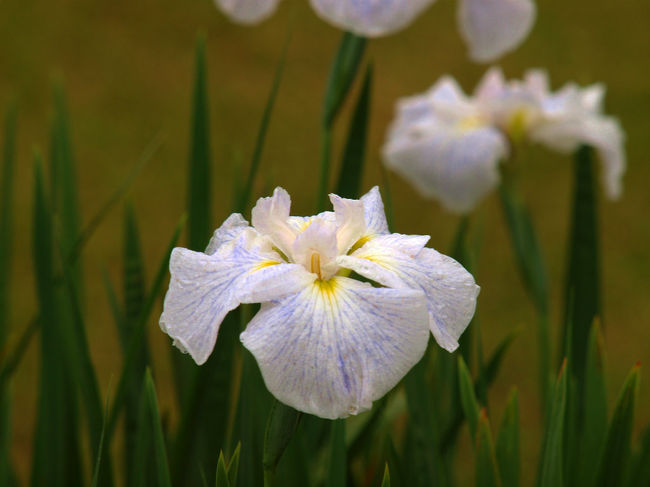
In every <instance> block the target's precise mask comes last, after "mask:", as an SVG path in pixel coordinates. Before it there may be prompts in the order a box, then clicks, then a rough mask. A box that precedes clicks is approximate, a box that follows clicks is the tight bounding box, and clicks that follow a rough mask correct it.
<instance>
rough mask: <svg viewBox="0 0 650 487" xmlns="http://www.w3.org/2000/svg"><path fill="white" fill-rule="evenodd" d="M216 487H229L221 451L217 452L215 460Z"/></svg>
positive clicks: (226, 469)
mask: <svg viewBox="0 0 650 487" xmlns="http://www.w3.org/2000/svg"><path fill="white" fill-rule="evenodd" d="M216 487H230V479H229V478H228V468H227V467H226V460H225V459H224V458H223V451H221V452H219V460H218V461H217V481H216Z"/></svg>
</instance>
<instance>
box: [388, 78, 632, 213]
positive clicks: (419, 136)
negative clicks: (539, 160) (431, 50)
mask: <svg viewBox="0 0 650 487" xmlns="http://www.w3.org/2000/svg"><path fill="white" fill-rule="evenodd" d="M603 96H604V88H603V87H602V85H600V84H596V85H593V86H589V87H587V88H580V87H578V86H577V85H575V84H573V83H569V84H567V85H565V86H564V87H563V88H561V89H560V90H558V91H556V92H552V91H551V90H550V88H549V83H548V77H547V75H546V73H545V72H544V71H541V70H530V71H528V72H527V73H526V74H525V76H524V79H523V80H510V81H506V79H505V78H504V76H503V73H502V72H501V70H500V69H498V68H492V69H490V70H489V71H488V72H487V73H486V74H485V76H484V77H483V79H482V80H481V82H480V83H479V84H478V86H477V88H476V90H475V92H474V94H473V96H471V97H469V96H466V95H465V94H464V93H463V91H462V90H461V88H460V87H459V86H458V84H457V83H456V82H455V80H453V79H452V78H450V77H448V76H445V77H443V78H442V79H441V80H440V81H438V82H437V83H436V84H435V85H434V86H433V87H432V88H431V89H430V90H429V91H428V92H427V93H425V94H423V95H418V96H414V97H411V98H405V99H403V100H400V101H399V102H398V103H397V116H396V119H395V121H394V122H393V123H392V124H391V126H390V127H389V130H388V135H387V140H386V143H385V145H384V148H383V156H384V161H385V163H386V165H387V166H388V167H389V168H391V169H393V170H394V171H395V172H397V173H398V174H400V175H401V176H402V177H404V178H405V179H406V180H408V181H409V182H410V183H411V184H413V186H415V187H416V188H417V189H418V190H419V191H420V193H422V195H423V196H425V197H431V198H435V199H438V200H440V202H441V203H442V204H443V206H445V207H446V208H448V209H450V210H452V211H455V212H459V213H465V212H468V211H471V210H472V209H473V208H474V207H475V206H476V204H477V203H478V202H479V201H480V200H481V199H482V198H483V197H484V196H485V195H486V194H487V193H489V192H490V190H491V189H493V188H494V187H496V186H497V185H498V183H499V172H498V167H497V166H498V164H499V161H502V160H504V159H507V158H508V154H509V152H510V148H509V147H510V145H511V144H512V143H513V142H519V141H521V140H530V141H532V142H538V143H541V144H543V145H545V146H547V147H549V148H551V149H554V150H558V151H561V152H565V153H569V152H573V151H575V150H576V149H577V148H578V147H579V146H580V145H582V144H587V145H591V146H593V147H594V148H595V149H596V151H597V153H598V155H599V158H600V161H601V165H602V168H603V177H602V181H603V185H604V188H605V192H606V194H607V196H608V197H610V198H612V199H614V198H617V197H619V196H620V194H621V191H622V190H621V186H622V184H621V179H622V176H623V173H624V172H625V165H626V163H625V151H624V147H623V145H624V138H625V137H624V133H623V130H622V128H621V126H620V124H619V122H618V120H616V119H615V118H613V117H610V116H606V115H604V114H603V113H602V101H603Z"/></svg>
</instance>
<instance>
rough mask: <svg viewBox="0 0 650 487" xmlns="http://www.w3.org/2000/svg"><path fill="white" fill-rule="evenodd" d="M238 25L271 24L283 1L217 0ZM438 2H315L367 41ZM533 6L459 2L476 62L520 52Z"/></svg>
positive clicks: (526, 1) (526, 0)
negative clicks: (265, 21) (271, 18)
mask: <svg viewBox="0 0 650 487" xmlns="http://www.w3.org/2000/svg"><path fill="white" fill-rule="evenodd" d="M215 2H216V4H217V6H218V7H219V8H220V9H221V10H222V11H223V12H224V13H226V14H227V15H228V16H229V17H230V18H231V19H232V20H233V21H235V22H238V23H241V24H254V23H257V22H261V21H262V20H265V19H266V18H268V17H269V16H270V15H271V14H272V13H273V12H274V11H275V9H276V8H277V6H278V4H279V3H280V0H215ZM434 2H435V0H310V3H311V6H312V7H313V9H314V11H315V12H316V13H317V14H318V16H319V17H321V18H322V19H324V20H325V21H327V22H329V23H331V24H333V25H335V26H337V27H339V28H341V29H344V30H348V31H350V32H352V33H354V34H357V35H359V36H364V37H381V36H385V35H389V34H393V33H395V32H397V31H400V30H402V29H404V28H406V27H407V26H408V25H410V24H411V23H412V22H413V21H414V20H415V18H416V17H417V16H418V15H420V14H421V13H422V12H423V11H424V10H426V9H427V8H428V7H429V6H430V5H432V4H433V3H434ZM535 17H536V8H535V4H534V3H533V0H458V16H457V18H458V28H459V30H460V33H461V36H462V37H463V39H464V40H465V42H466V43H467V45H468V47H469V55H470V57H471V58H472V59H473V60H474V61H478V62H489V61H492V60H494V59H496V58H498V57H500V56H502V55H503V54H505V53H507V52H509V51H512V50H513V49H515V48H516V47H517V46H518V45H519V44H521V42H523V40H524V39H525V38H526V37H527V36H528V34H529V33H530V30H531V29H532V26H533V24H534V22H535Z"/></svg>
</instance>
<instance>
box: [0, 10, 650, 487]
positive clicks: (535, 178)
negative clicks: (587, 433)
mask: <svg viewBox="0 0 650 487" xmlns="http://www.w3.org/2000/svg"><path fill="white" fill-rule="evenodd" d="M455 8H456V2H455V1H453V0H439V2H438V3H437V4H436V5H434V6H433V7H432V8H431V9H429V10H428V11H427V12H426V14H425V15H423V16H422V17H420V18H419V19H418V21H417V22H416V23H415V24H414V25H413V26H411V27H410V28H409V29H407V30H405V31H404V32H402V33H399V34H397V35H394V36H392V37H388V38H384V39H379V40H373V41H372V42H370V44H369V51H368V53H367V55H368V56H369V57H370V58H371V59H372V60H373V62H374V65H375V74H376V76H375V86H374V92H373V101H372V122H371V129H372V132H371V137H370V148H371V150H370V154H369V158H368V161H367V169H366V173H365V178H364V189H368V188H369V187H371V186H372V185H375V184H380V182H381V176H380V172H379V164H380V159H379V150H380V147H381V144H382V141H383V137H384V133H385V131H386V127H387V124H388V123H389V122H390V120H391V118H392V116H393V109H394V102H395V100H396V99H397V98H399V97H402V96H405V95H410V94H414V93H417V92H421V91H423V90H425V89H426V88H428V87H429V86H430V85H431V84H432V83H433V82H434V81H435V80H436V79H437V78H438V77H439V76H440V75H442V74H445V73H450V74H452V75H454V76H455V77H457V78H458V79H459V80H460V82H461V84H462V85H463V86H464V87H465V89H466V90H471V89H472V88H473V87H474V85H475V83H476V82H477V81H478V79H479V78H480V76H481V75H482V74H483V72H484V70H485V69H486V68H485V67H484V66H480V65H475V64H472V63H470V62H469V61H468V60H467V58H466V55H465V50H464V46H463V45H462V43H461V41H460V38H459V35H458V33H457V31H456V26H455ZM538 8H539V17H538V21H537V23H536V25H535V28H534V30H533V32H532V34H531V36H530V38H529V39H528V40H527V42H526V43H525V44H524V45H523V46H522V47H521V48H519V49H518V50H517V51H516V52H515V53H514V54H511V55H508V56H506V57H505V58H503V59H502V60H501V61H500V65H501V66H502V67H503V68H504V70H505V71H506V74H507V75H509V76H520V75H521V74H522V73H523V71H524V70H525V69H527V68H530V67H544V68H547V69H548V71H549V73H550V75H551V79H552V82H553V86H554V87H558V86H559V85H560V84H563V83H564V82H566V81H570V80H575V81H577V82H579V83H581V84H589V83H592V82H597V81H602V82H604V83H605V84H606V85H607V87H608V91H607V101H606V107H607V111H608V112H609V113H611V114H613V115H616V116H618V117H619V118H620V119H621V121H622V123H623V126H624V127H625V129H626V132H627V135H628V141H627V153H628V160H629V165H628V171H627V175H626V177H625V192H624V196H623V198H622V199H621V201H619V202H616V203H612V202H608V201H605V200H604V199H603V201H601V208H600V209H601V236H602V264H603V288H604V289H603V292H604V308H605V309H604V317H603V323H604V332H605V336H606V341H607V350H608V366H609V379H610V382H609V386H610V389H611V391H610V398H611V399H612V400H613V399H614V398H615V396H616V393H617V392H618V388H619V387H620V384H621V383H622V380H623V378H624V376H625V374H626V373H627V371H628V370H629V368H630V367H631V366H632V365H633V364H634V363H635V362H636V361H637V360H641V361H642V362H644V363H646V364H650V328H649V325H650V320H649V317H650V283H649V281H650V259H649V258H648V249H650V224H649V221H648V214H649V211H650V191H649V190H648V187H649V185H650V165H649V164H648V156H647V154H648V153H650V116H649V113H648V112H649V110H650V81H649V80H648V76H649V75H650V65H649V60H650V3H649V2H647V1H639V0H619V1H617V2H608V1H605V0H573V1H571V2H566V1H564V0H544V1H543V2H539V4H538ZM293 16H295V24H294V32H293V39H292V42H291V45H290V48H289V52H288V58H287V65H286V70H285V76H284V80H283V82H282V86H281V88H280V93H279V97H278V100H277V105H276V110H275V113H274V115H273V121H272V124H271V128H270V131H269V136H268V142H267V146H266V150H265V153H264V157H263V162H262V168H261V172H260V177H259V178H258V179H259V180H258V184H257V186H256V190H257V191H256V196H261V195H263V194H266V193H268V192H269V191H270V190H271V189H272V188H273V186H275V185H281V186H283V187H285V188H286V189H287V190H288V191H289V192H290V194H291V195H292V197H293V201H294V213H295V214H299V215H302V214H312V213H313V205H314V201H315V191H316V188H317V184H318V181H317V176H316V174H317V167H318V157H319V156H318V151H319V127H320V109H321V105H322V103H321V102H322V93H323V90H324V86H325V80H326V76H327V72H328V69H329V64H330V60H331V59H332V56H333V52H334V50H335V48H336V46H337V43H338V41H339V38H340V32H338V31H337V30H335V29H334V28H332V27H330V26H329V25H327V24H325V23H324V22H322V21H320V20H319V19H318V18H316V16H315V15H314V14H313V12H312V11H311V9H310V8H309V6H308V5H307V2H306V1H304V0H300V1H299V0H285V1H284V2H283V4H282V5H281V7H280V9H279V12H278V14H276V15H275V16H274V17H273V18H271V19H270V20H269V21H267V22H265V23H263V24H262V25H260V26H257V27H254V28H245V27H240V26H236V25H233V24H231V23H229V22H228V21H227V20H226V19H225V18H224V17H223V16H222V15H221V14H220V13H219V12H218V11H217V9H216V8H215V7H214V5H213V4H212V3H211V2H210V1H209V0H200V1H199V0H187V1H185V2H174V1H171V0H158V1H153V0H140V1H138V2H132V1H125V0H94V1H90V0H86V1H83V0H59V1H57V2H47V1H44V0H0V109H1V110H3V111H4V109H5V108H6V107H7V106H8V103H9V100H10V99H12V98H14V99H16V100H17V101H18V108H19V132H18V164H17V165H18V167H17V181H16V183H17V201H16V210H17V214H16V215H15V218H16V227H17V228H16V235H17V237H16V241H15V243H14V245H15V257H14V260H15V264H14V269H13V274H14V275H13V277H12V282H13V283H14V285H13V289H12V298H13V305H12V306H13V309H12V320H11V327H12V331H13V333H12V338H14V339H15V338H16V336H17V335H18V332H19V331H20V330H22V329H23V328H24V327H25V326H26V325H27V323H28V320H29V319H30V318H31V316H32V314H33V312H34V309H35V301H34V292H33V288H34V283H33V281H32V269H31V265H32V264H31V249H30V246H31V201H32V195H31V183H32V163H31V157H32V151H33V149H34V147H40V148H41V149H42V150H44V151H46V150H47V147H48V140H49V130H50V129H49V125H50V118H51V115H52V89H51V85H52V79H56V78H61V79H63V80H64V83H65V87H66V90H67V96H68V104H69V112H70V118H71V124H72V137H73V142H74V151H75V156H76V160H77V164H78V178H79V183H80V191H81V204H82V210H83V214H84V218H85V222H86V223H87V222H88V219H89V218H90V217H91V216H92V215H94V214H95V213H96V212H97V211H98V210H99V209H100V208H101V206H102V205H103V204H104V202H105V201H106V200H107V199H108V198H109V197H110V195H111V194H112V192H113V191H114V190H115V188H116V187H117V186H118V185H119V184H120V182H121V181H122V180H123V178H124V177H125V175H126V174H127V173H128V172H129V170H130V168H131V167H132V166H133V165H134V164H135V163H136V161H137V160H138V158H139V157H140V155H141V153H142V152H143V150H144V149H145V147H146V146H147V145H148V144H149V143H150V142H151V141H152V140H153V139H154V138H156V137H158V136H162V140H163V144H162V147H161V148H160V150H158V151H157V152H156V154H155V156H154V158H153V159H152V161H151V162H150V163H149V165H148V166H147V167H146V169H145V170H144V171H143V172H142V173H141V174H140V176H139V178H138V180H137V182H136V183H135V185H134V187H133V189H132V190H131V191H130V193H129V198H130V199H131V200H132V201H133V203H134V205H135V208H136V212H137V215H138V217H139V220H140V230H141V237H142V240H143V245H144V248H145V258H146V259H147V261H148V264H149V267H148V270H149V272H150V273H151V272H153V268H154V265H156V264H157V262H158V261H159V259H160V258H161V257H162V255H163V252H164V247H165V245H166V242H167V240H168V238H169V235H171V233H172V231H173V228H174V227H175V225H176V223H177V222H178V220H179V218H180V216H181V214H182V212H183V211H184V208H185V198H186V166H187V159H188V153H189V148H188V141H189V121H190V97H191V86H192V76H193V61H194V58H193V48H194V41H195V38H196V35H197V32H198V31H203V32H205V33H206V34H207V56H208V70H209V82H210V104H211V113H210V115H211V123H212V128H211V130H212V144H213V146H212V148H213V159H214V171H213V175H214V181H213V185H214V191H215V198H214V205H215V207H214V209H213V210H214V211H213V215H214V218H215V221H214V227H217V226H218V225H219V224H220V223H221V221H222V220H223V219H224V218H225V217H226V216H227V215H228V213H229V208H230V206H231V200H232V181H233V175H234V167H235V165H236V164H244V167H247V164H248V161H249V159H250V156H251V152H252V147H253V143H254V139H255V135H256V133H257V129H258V124H259V119H260V117H261V113H262V110H263V107H264V103H265V101H266V98H267V95H268V92H269V89H270V85H271V81H272V78H273V73H274V70H275V66H276V64H277V61H278V59H279V56H280V53H281V49H282V45H283V42H284V38H285V33H286V30H287V28H288V26H289V24H290V20H291V18H292V17H293ZM349 108H350V107H349V106H348V107H347V110H346V111H348V112H349ZM344 115H346V114H344ZM345 118H346V117H345V116H344V117H343V120H342V123H340V124H339V130H337V132H336V139H335V154H337V153H339V152H340V148H341V142H342V134H343V133H344V131H345V130H346V128H347V121H346V120H344V119H345ZM335 159H337V158H335ZM524 166H525V167H524V169H523V190H524V195H525V198H526V200H527V202H528V204H529V205H530V208H531V210H532V213H533V216H534V219H535V222H536V224H537V227H538V231H539V234H540V237H541V239H542V243H543V247H544V253H545V256H546V259H547V264H548V268H549V273H550V277H551V283H552V297H553V299H552V303H553V309H552V312H553V313H552V317H553V320H554V327H553V329H554V330H557V328H558V327H557V326H556V325H557V323H558V322H559V321H560V317H561V309H562V306H563V303H562V296H563V289H562V282H563V275H564V264H565V250H566V240H567V229H568V224H569V206H570V197H569V194H570V188H571V181H572V165H571V160H570V158H568V157H565V156H561V155H557V154H554V153H551V152H549V151H546V150H544V149H542V148H541V147H531V148H530V149H529V150H527V151H526V152H525V161H524ZM391 183H392V190H393V199H394V203H395V217H396V229H397V230H398V231H401V232H404V233H423V234H430V235H431V236H432V239H431V242H430V245H431V246H433V247H435V248H437V249H439V250H441V251H445V250H446V249H448V248H449V246H450V243H451V239H452V236H453V234H454V229H455V226H456V224H457V221H458V218H457V217H455V216H453V215H451V214H448V213H446V212H445V211H444V210H442V209H441V208H440V207H439V206H438V205H437V204H436V203H435V202H430V201H425V200H423V199H421V198H420V197H419V196H417V195H416V194H415V193H414V191H413V190H412V189H411V188H410V187H409V186H408V185H407V184H405V183H404V182H403V181H401V180H399V179H398V178H397V177H395V176H391ZM473 220H474V228H475V229H476V230H480V232H479V233H482V240H483V241H482V247H481V248H482V251H481V254H480V256H479V265H478V269H477V271H476V277H477V281H478V282H479V284H480V285H481V286H482V293H481V296H480V301H479V303H480V304H479V314H480V318H481V324H482V333H483V340H484V344H485V347H486V348H487V349H488V350H489V349H490V348H491V347H493V346H494V345H495V344H496V343H497V342H498V341H499V339H501V338H502V337H503V336H504V335H505V334H506V333H507V332H508V331H510V330H512V329H513V328H519V329H520V330H521V334H520V336H519V338H518V339H517V341H516V342H515V346H514V347H513V348H512V350H511V351H510V352H509V354H508V356H507V358H506V361H505V364H504V367H503V369H502V372H501V375H500V377H499V379H498V380H497V384H496V385H495V386H494V387H493V389H492V391H491V398H492V401H493V408H494V411H495V412H496V416H497V417H499V416H500V411H501V407H502V405H503V403H504V402H505V400H506V398H507V392H508V390H509V389H510V387H511V385H513V384H514V385H517V386H518V387H519V388H520V391H521V394H520V400H521V415H522V421H523V427H524V430H523V431H524V433H523V435H524V436H523V438H522V444H523V445H524V448H523V452H522V453H523V460H524V471H525V472H529V473H530V472H534V470H535V459H536V454H537V450H538V445H539V441H540V430H539V424H540V418H539V417H538V416H539V411H538V407H537V404H538V398H537V385H536V365H537V362H536V344H535V340H536V333H535V326H534V324H535V315H534V312H533V308H532V306H531V304H530V303H529V301H528V300H527V298H526V296H525V294H524V292H523V289H522V287H521V285H520V281H519V277H518V275H517V273H516V269H515V266H514V263H513V258H512V254H511V249H510V242H509V240H508V238H507V232H506V228H505V225H504V222H503V218H502V215H501V212H500V206H499V202H498V199H497V198H495V195H492V196H491V197H490V198H488V200H487V201H486V202H485V203H484V204H483V205H482V207H481V209H480V210H479V211H478V212H477V213H476V215H475V217H474V219H473ZM121 231H122V214H121V211H119V210H117V211H114V212H113V213H112V214H111V215H110V217H109V218H108V220H107V221H106V222H105V223H104V224H103V225H102V226H101V228H100V229H99V231H98V232H97V234H96V235H95V236H94V237H93V239H92V240H91V241H90V243H89V245H88V247H87V249H86V252H85V258H84V264H85V268H84V270H85V274H86V282H87V292H88V302H89V306H88V310H87V323H89V327H90V329H89V331H88V333H89V339H90V345H91V348H92V354H93V358H94V360H95V363H96V367H97V371H98V374H99V379H100V385H101V386H102V388H103V392H104V393H105V392H106V390H107V388H108V384H109V382H110V380H111V377H113V379H114V380H113V381H115V378H116V376H117V375H118V374H119V371H120V364H121V353H120V351H119V346H118V342H117V335H116V330H115V327H114V325H113V323H112V319H111V316H110V311H109V306H108V302H107V299H106V295H105V291H104V287H103V285H102V281H101V272H100V271H101V268H102V266H106V267H107V268H108V269H109V271H110V273H111V277H112V278H113V280H114V282H118V279H119V270H120V265H121V264H120V262H121V260H120V259H121ZM2 271H3V270H0V272H2ZM149 277H150V278H151V275H149ZM150 338H151V340H152V343H154V344H155V349H156V353H155V357H154V358H155V362H156V372H157V385H158V389H159V395H160V401H161V408H162V410H163V411H166V412H167V414H169V415H171V419H172V420H173V417H174V409H173V408H174V403H173V399H172V397H171V393H170V391H171V372H170V365H169V363H168V357H169V354H168V353H167V349H168V347H169V346H170V343H169V340H168V339H167V337H166V336H165V335H163V334H162V333H160V331H159V330H158V328H157V326H155V323H152V324H151V329H150ZM555 344H557V340H555ZM36 348H37V347H35V346H34V345H32V347H31V349H30V352H29V354H28V356H27V358H26V360H25V361H24V362H23V364H22V365H21V368H20V370H19V371H18V373H17V376H16V380H15V386H14V387H15V395H14V396H15V397H14V401H15V421H14V423H15V425H14V456H15V458H14V461H15V464H16V465H17V467H18V469H19V473H20V475H21V477H22V478H24V479H26V478H27V476H28V471H29V470H28V469H29V462H30V458H31V442H32V430H33V427H34V417H35V413H36V409H35V408H36V393H37V388H36V385H37V377H38V368H37V367H38V363H37V353H36ZM640 404H641V407H640V408H639V411H638V414H639V418H638V421H637V424H646V423H647V422H648V421H650V386H648V385H647V384H642V388H641V396H640Z"/></svg>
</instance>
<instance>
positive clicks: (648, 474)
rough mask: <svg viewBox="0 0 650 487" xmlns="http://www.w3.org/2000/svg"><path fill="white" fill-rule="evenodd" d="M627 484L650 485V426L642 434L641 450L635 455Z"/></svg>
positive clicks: (634, 485)
mask: <svg viewBox="0 0 650 487" xmlns="http://www.w3.org/2000/svg"><path fill="white" fill-rule="evenodd" d="M625 485H626V486H627V487H637V486H639V485H644V486H645V485H650V427H646V429H645V431H644V433H643V435H642V439H641V445H640V448H639V451H638V452H636V454H635V455H634V460H633V462H632V463H631V465H630V469H629V474H628V479H627V482H626V484H625Z"/></svg>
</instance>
